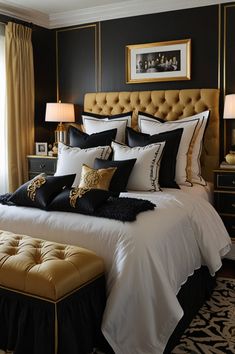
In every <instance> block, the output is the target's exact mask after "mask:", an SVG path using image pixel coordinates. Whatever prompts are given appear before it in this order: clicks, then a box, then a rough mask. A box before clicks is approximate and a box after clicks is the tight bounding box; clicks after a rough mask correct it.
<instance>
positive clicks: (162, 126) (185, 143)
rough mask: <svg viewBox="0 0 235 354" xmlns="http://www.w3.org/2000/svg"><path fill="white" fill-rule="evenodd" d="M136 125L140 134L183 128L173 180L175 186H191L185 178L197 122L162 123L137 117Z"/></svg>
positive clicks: (141, 116)
mask: <svg viewBox="0 0 235 354" xmlns="http://www.w3.org/2000/svg"><path fill="white" fill-rule="evenodd" d="M138 124H139V129H140V131H141V133H146V134H150V135H153V134H159V133H162V132H166V131H170V130H175V129H178V128H183V129H184V130H183V133H182V137H181V141H180V145H179V149H178V153H177V158H176V169H175V180H176V183H177V184H182V185H186V186H192V183H191V182H190V181H189V179H188V177H187V161H188V152H189V147H190V144H191V142H192V139H193V135H194V134H195V132H196V128H197V125H198V124H199V120H198V119H195V120H192V121H189V122H180V121H171V122H168V121H166V122H164V123H162V122H161V121H159V120H157V119H153V118H149V117H145V116H143V115H141V114H140V115H139V116H138Z"/></svg>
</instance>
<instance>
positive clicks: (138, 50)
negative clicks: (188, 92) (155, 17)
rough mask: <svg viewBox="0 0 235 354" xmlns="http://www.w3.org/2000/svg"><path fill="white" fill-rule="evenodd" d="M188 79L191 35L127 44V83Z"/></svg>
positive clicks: (189, 75) (189, 74) (189, 76)
mask: <svg viewBox="0 0 235 354" xmlns="http://www.w3.org/2000/svg"><path fill="white" fill-rule="evenodd" d="M190 79H191V39H182V40H175V41H167V42H154V43H146V44H134V45H127V46H126V83H127V84H134V83H144V82H155V81H177V80H190Z"/></svg>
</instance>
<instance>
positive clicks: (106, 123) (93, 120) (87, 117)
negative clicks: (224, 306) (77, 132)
mask: <svg viewBox="0 0 235 354" xmlns="http://www.w3.org/2000/svg"><path fill="white" fill-rule="evenodd" d="M131 116H132V112H128V113H123V114H118V115H115V116H100V115H97V114H93V113H86V112H84V113H83V114H82V120H83V125H84V129H85V131H86V133H87V134H94V133H99V132H102V131H105V130H109V129H117V134H116V137H115V140H117V141H119V142H122V143H124V142H125V131H126V127H127V126H131ZM97 117H99V118H97Z"/></svg>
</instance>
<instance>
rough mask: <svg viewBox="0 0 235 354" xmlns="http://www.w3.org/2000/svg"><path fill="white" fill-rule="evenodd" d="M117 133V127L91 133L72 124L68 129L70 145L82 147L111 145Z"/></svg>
mask: <svg viewBox="0 0 235 354" xmlns="http://www.w3.org/2000/svg"><path fill="white" fill-rule="evenodd" d="M116 134H117V129H110V130H105V131H103V132H100V133H94V134H91V135H89V134H87V133H84V132H82V131H81V130H79V129H77V128H75V127H73V126H70V127H69V129H68V136H69V145H70V146H72V147H79V148H80V149H88V148H92V147H97V146H107V145H111V142H112V140H114V139H115V137H116Z"/></svg>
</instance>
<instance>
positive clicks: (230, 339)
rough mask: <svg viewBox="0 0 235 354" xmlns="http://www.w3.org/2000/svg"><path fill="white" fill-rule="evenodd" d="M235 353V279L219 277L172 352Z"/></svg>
mask: <svg viewBox="0 0 235 354" xmlns="http://www.w3.org/2000/svg"><path fill="white" fill-rule="evenodd" d="M186 353H188V354H189V353H190V354H222V353H226V354H234V353H235V279H231V278H230V279H229V278H217V284H216V287H215V289H214V291H213V293H212V296H211V298H210V300H208V301H207V302H206V303H205V304H204V305H203V306H202V307H201V309H200V311H199V313H198V314H197V316H196V317H195V318H194V319H193V321H192V322H191V324H190V326H189V328H187V330H186V331H185V332H184V334H183V336H182V337H181V340H180V343H179V344H178V345H177V346H176V347H175V348H174V350H173V351H172V354H186Z"/></svg>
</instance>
